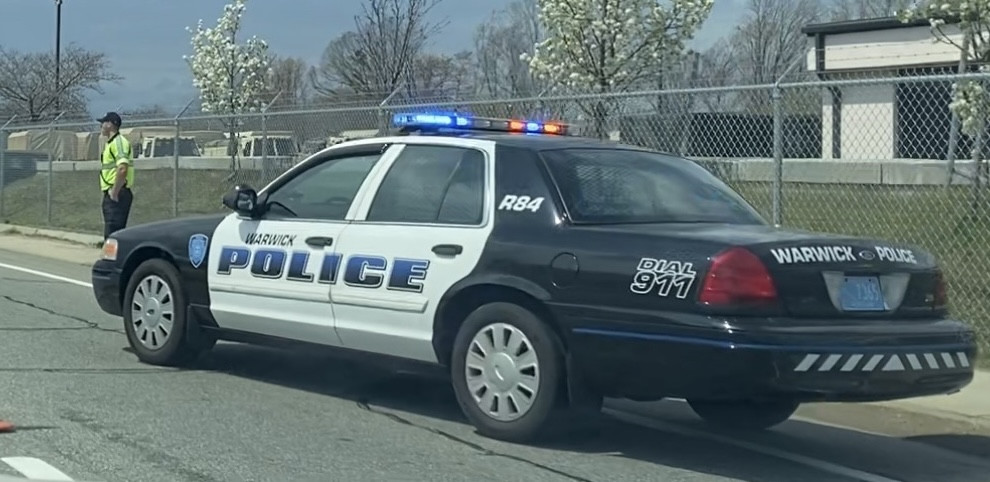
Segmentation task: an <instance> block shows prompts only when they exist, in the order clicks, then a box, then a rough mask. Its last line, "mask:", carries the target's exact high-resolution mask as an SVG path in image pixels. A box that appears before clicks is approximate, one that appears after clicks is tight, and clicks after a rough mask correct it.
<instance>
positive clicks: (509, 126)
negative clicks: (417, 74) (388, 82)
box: [392, 112, 568, 136]
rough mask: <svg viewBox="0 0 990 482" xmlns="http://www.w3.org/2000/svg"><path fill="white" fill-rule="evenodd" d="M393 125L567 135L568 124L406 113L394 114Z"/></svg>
mask: <svg viewBox="0 0 990 482" xmlns="http://www.w3.org/2000/svg"><path fill="white" fill-rule="evenodd" d="M392 125H393V126H395V127H401V128H416V127H418V128H422V129H430V128H432V129H443V128H448V129H455V130H483V131H497V132H521V133H527V134H551V135H558V136H559V135H566V134H567V131H568V126H567V125H566V124H561V123H556V122H537V121H528V120H516V119H493V118H488V117H473V116H464V115H459V114H435V113H425V112H424V113H406V114H395V115H394V116H392Z"/></svg>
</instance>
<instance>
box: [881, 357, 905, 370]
mask: <svg viewBox="0 0 990 482" xmlns="http://www.w3.org/2000/svg"><path fill="white" fill-rule="evenodd" d="M883 371H885V372H902V371H904V364H903V363H901V357H899V356H897V355H893V356H891V357H890V359H889V360H887V364H886V365H884V366H883Z"/></svg>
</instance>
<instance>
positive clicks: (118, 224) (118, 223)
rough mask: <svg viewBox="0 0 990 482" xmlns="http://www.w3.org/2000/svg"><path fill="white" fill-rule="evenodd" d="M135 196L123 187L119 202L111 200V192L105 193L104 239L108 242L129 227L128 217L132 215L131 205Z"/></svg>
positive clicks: (118, 197) (118, 198)
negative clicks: (115, 233) (111, 236)
mask: <svg viewBox="0 0 990 482" xmlns="http://www.w3.org/2000/svg"><path fill="white" fill-rule="evenodd" d="M133 201H134V194H133V193H132V192H131V190H130V189H128V188H126V187H123V188H121V189H120V195H119V196H117V201H116V202H114V200H113V199H110V191H103V239H104V240H106V239H107V238H109V237H110V235H111V234H113V233H114V232H116V231H120V230H121V229H124V228H125V227H127V217H128V216H130V214H131V203H132V202H133Z"/></svg>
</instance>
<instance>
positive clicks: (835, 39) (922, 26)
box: [802, 18, 967, 160]
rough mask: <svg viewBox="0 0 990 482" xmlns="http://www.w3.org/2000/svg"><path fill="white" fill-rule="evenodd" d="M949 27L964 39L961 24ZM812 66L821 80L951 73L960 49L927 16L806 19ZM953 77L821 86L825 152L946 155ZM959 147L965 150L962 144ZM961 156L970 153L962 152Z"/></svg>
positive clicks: (839, 155) (836, 155) (831, 155)
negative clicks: (916, 18)
mask: <svg viewBox="0 0 990 482" xmlns="http://www.w3.org/2000/svg"><path fill="white" fill-rule="evenodd" d="M942 30H943V32H945V33H946V34H948V36H949V37H950V38H953V39H954V41H955V42H956V43H957V44H961V43H962V36H961V34H960V33H959V30H958V28H956V27H955V26H953V25H947V26H944V27H943V29H942ZM802 31H803V32H804V33H805V34H806V35H808V37H809V44H810V47H809V51H808V56H807V69H808V70H809V71H812V72H815V73H816V74H817V75H818V77H819V78H820V79H822V80H852V79H857V78H862V79H868V78H877V77H884V78H890V77H903V76H912V75H930V74H935V73H942V74H951V73H955V72H957V69H958V64H959V59H960V51H959V49H958V48H957V47H955V46H953V45H949V44H947V43H945V42H936V41H935V36H934V34H933V33H932V32H931V28H930V26H929V23H928V22H927V21H917V22H913V23H902V22H901V21H899V20H897V19H896V18H880V19H870V20H856V21H846V22H834V23H824V24H815V25H808V26H806V27H805V28H804V29H802ZM950 97H951V84H950V83H948V82H938V83H897V84H895V83H873V84H867V83H864V84H862V85H843V86H838V87H832V88H829V89H825V90H824V91H823V93H822V158H823V159H842V160H890V159H945V158H946V156H947V150H948V140H949V131H950V128H949V126H950V119H951V113H950V111H949V109H948V104H949V101H950ZM957 152H960V151H957ZM961 157H963V158H965V157H967V155H966V153H963V154H962V156H961Z"/></svg>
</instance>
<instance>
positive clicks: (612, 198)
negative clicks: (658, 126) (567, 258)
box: [541, 148, 766, 224]
mask: <svg viewBox="0 0 990 482" xmlns="http://www.w3.org/2000/svg"><path fill="white" fill-rule="evenodd" d="M541 154H542V156H543V158H544V160H545V161H546V163H547V167H548V168H549V170H550V174H551V175H552V176H553V178H554V181H555V182H556V183H557V186H558V188H559V189H560V193H561V196H562V197H563V200H564V203H565V204H566V207H567V211H568V213H569V214H570V216H571V219H572V220H573V221H574V222H575V223H582V224H621V223H729V224H766V221H765V220H764V219H763V218H762V217H760V215H759V213H758V212H757V211H756V210H755V209H753V207H752V206H750V205H749V204H748V203H747V202H746V201H745V200H744V199H743V198H742V197H741V196H739V195H738V194H736V192H735V191H733V190H732V189H731V188H730V187H729V186H727V185H726V184H725V183H723V182H722V181H721V180H719V179H718V178H717V177H715V176H714V175H712V174H711V173H710V172H708V171H707V170H706V169H705V168H703V167H701V166H699V165H697V164H695V163H694V162H691V161H689V160H686V159H679V158H675V157H671V156H666V155H663V154H657V153H651V152H641V151H634V150H622V149H597V148H593V149H559V150H551V151H543V152H542V153H541Z"/></svg>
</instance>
